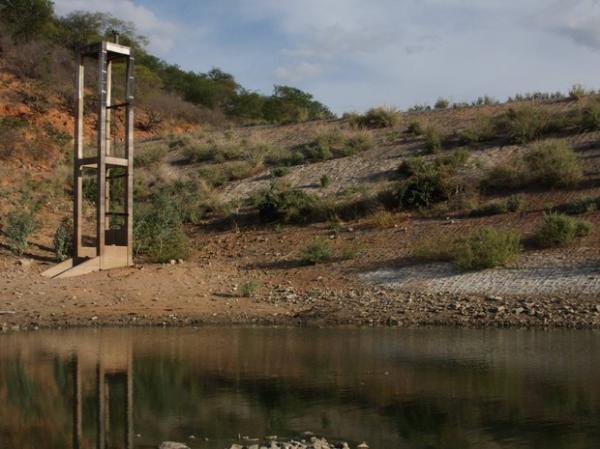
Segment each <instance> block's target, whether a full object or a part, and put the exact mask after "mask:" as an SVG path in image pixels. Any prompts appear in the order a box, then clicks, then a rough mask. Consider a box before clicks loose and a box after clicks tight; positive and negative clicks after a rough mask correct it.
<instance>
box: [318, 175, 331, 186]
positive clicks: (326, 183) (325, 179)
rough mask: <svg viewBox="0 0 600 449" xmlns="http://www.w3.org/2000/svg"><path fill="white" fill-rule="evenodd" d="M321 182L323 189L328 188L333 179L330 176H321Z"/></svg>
mask: <svg viewBox="0 0 600 449" xmlns="http://www.w3.org/2000/svg"><path fill="white" fill-rule="evenodd" d="M319 181H320V183H321V187H323V188H327V187H329V185H330V184H331V178H330V177H329V176H328V175H323V176H321V179H320V180H319Z"/></svg>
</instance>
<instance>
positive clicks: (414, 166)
mask: <svg viewBox="0 0 600 449" xmlns="http://www.w3.org/2000/svg"><path fill="white" fill-rule="evenodd" d="M429 167H430V164H429V163H428V162H427V161H426V160H425V158H423V157H420V156H411V157H409V158H408V159H404V160H403V161H402V163H401V164H400V166H399V167H398V174H399V175H400V176H402V177H407V176H413V175H416V174H418V173H423V172H425V171H426V170H427V169H428V168H429Z"/></svg>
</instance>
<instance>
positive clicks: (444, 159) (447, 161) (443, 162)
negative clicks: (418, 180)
mask: <svg viewBox="0 0 600 449" xmlns="http://www.w3.org/2000/svg"><path fill="white" fill-rule="evenodd" d="M470 157H471V152H470V151H469V149H468V148H457V149H456V150H453V151H452V152H450V153H447V154H445V155H443V156H438V158H437V159H436V160H435V164H436V165H437V166H438V167H440V168H442V169H444V170H446V171H450V172H454V171H456V170H458V169H459V168H462V167H464V165H465V164H466V163H467V162H468V161H469V158H470Z"/></svg>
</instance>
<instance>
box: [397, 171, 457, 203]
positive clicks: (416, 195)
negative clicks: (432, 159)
mask: <svg viewBox="0 0 600 449" xmlns="http://www.w3.org/2000/svg"><path fill="white" fill-rule="evenodd" d="M448 196H449V191H448V185H447V184H446V181H445V180H444V179H443V177H442V175H441V174H440V173H439V172H435V171H428V172H423V173H419V174H416V175H414V176H412V177H411V178H410V179H408V180H407V181H405V182H402V183H400V184H398V185H397V186H396V187H395V188H393V189H391V190H390V192H389V200H391V204H392V205H393V207H395V208H400V209H424V208H428V207H429V206H431V205H432V204H435V203H439V202H441V201H445V200H447V199H448Z"/></svg>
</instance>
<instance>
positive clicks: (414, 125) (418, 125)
mask: <svg viewBox="0 0 600 449" xmlns="http://www.w3.org/2000/svg"><path fill="white" fill-rule="evenodd" d="M426 129H427V127H426V126H425V125H424V124H423V122H422V121H420V120H414V121H412V122H410V123H409V125H408V128H406V133H407V134H410V135H411V136H422V135H423V134H425V130H426Z"/></svg>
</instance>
